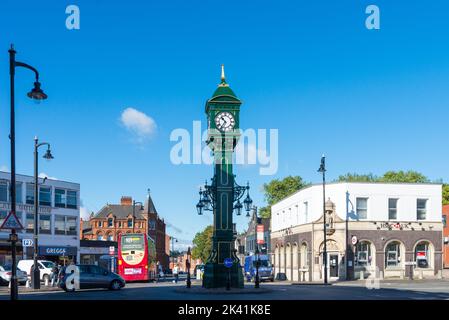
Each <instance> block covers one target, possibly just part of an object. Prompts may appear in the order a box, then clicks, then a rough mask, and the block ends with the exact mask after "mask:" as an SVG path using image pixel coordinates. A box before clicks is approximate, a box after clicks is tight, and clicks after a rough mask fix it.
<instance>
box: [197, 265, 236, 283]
mask: <svg viewBox="0 0 449 320" xmlns="http://www.w3.org/2000/svg"><path fill="white" fill-rule="evenodd" d="M229 279H230V287H231V288H243V271H242V268H241V267H240V265H239V264H237V263H235V264H233V265H232V267H231V268H226V267H225V266H224V264H222V263H212V262H208V263H206V265H205V266H204V275H203V287H204V288H207V289H210V288H226V287H227V286H228V282H229Z"/></svg>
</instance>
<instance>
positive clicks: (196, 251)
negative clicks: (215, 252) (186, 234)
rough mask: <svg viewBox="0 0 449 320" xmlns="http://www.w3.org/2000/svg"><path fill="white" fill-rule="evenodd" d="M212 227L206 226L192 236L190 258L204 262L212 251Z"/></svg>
mask: <svg viewBox="0 0 449 320" xmlns="http://www.w3.org/2000/svg"><path fill="white" fill-rule="evenodd" d="M213 232H214V229H213V227H212V226H207V227H206V228H205V229H204V230H203V231H201V232H198V233H197V234H196V235H195V238H193V241H192V242H193V248H192V258H193V259H201V261H203V262H204V263H205V262H206V260H207V258H208V257H209V254H210V252H211V251H212V235H213Z"/></svg>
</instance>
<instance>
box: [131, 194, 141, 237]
mask: <svg viewBox="0 0 449 320" xmlns="http://www.w3.org/2000/svg"><path fill="white" fill-rule="evenodd" d="M136 204H139V205H140V210H142V209H143V203H142V202H140V201H135V200H133V233H134V225H135V220H136Z"/></svg>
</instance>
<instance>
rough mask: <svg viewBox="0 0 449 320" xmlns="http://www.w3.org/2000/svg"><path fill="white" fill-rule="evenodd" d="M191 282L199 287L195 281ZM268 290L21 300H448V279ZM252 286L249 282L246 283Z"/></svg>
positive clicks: (138, 287) (171, 288) (141, 289)
mask: <svg viewBox="0 0 449 320" xmlns="http://www.w3.org/2000/svg"><path fill="white" fill-rule="evenodd" d="M193 286H195V287H199V286H200V283H199V282H198V281H193ZM261 286H262V287H263V288H267V289H269V291H270V292H267V293H259V294H257V293H248V294H242V293H236V294H229V293H226V294H223V293H221V294H198V293H183V292H177V291H179V290H180V289H182V288H184V287H185V283H184V282H183V281H180V282H179V283H178V284H174V283H172V282H168V281H166V282H160V283H129V284H127V285H126V287H125V288H123V289H122V290H119V291H109V290H81V291H78V292H73V293H66V292H63V291H53V292H27V293H21V294H20V299H22V300H335V299H337V300H354V299H355V300H394V299H400V300H404V299H405V300H409V299H410V300H422V299H445V300H449V281H447V280H426V281H414V282H404V281H403V282H401V281H391V282H382V283H381V284H380V288H379V289H367V288H366V287H365V283H363V282H344V283H339V284H334V285H331V286H323V285H292V284H290V283H287V282H275V283H262V285H261ZM246 287H247V288H252V287H253V285H252V284H246ZM6 299H9V295H8V290H7V288H5V287H3V288H2V290H0V300H6Z"/></svg>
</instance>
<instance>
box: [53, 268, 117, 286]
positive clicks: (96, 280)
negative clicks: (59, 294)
mask: <svg viewBox="0 0 449 320" xmlns="http://www.w3.org/2000/svg"><path fill="white" fill-rule="evenodd" d="M76 267H77V268H78V270H79V277H80V279H79V285H80V286H79V289H94V288H107V289H110V290H119V289H121V288H123V287H124V286H125V284H126V282H125V280H123V278H122V277H121V276H119V275H118V274H116V273H114V272H110V271H108V270H106V269H104V268H102V267H99V266H96V265H86V264H79V265H76ZM66 270H67V267H63V268H62V269H61V271H60V272H59V287H60V288H61V289H63V290H64V291H75V288H73V289H70V286H69V288H68V287H67V281H73V280H71V279H68V277H69V276H70V274H69V273H67V272H66Z"/></svg>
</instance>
